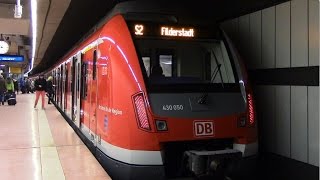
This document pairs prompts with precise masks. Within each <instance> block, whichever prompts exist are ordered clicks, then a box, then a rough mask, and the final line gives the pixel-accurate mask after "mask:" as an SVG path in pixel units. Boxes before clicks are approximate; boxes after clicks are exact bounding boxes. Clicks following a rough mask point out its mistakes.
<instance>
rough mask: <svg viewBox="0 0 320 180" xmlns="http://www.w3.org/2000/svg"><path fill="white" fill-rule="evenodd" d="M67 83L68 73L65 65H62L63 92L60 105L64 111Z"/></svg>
mask: <svg viewBox="0 0 320 180" xmlns="http://www.w3.org/2000/svg"><path fill="white" fill-rule="evenodd" d="M65 82H66V73H65V65H64V64H62V65H61V89H60V92H61V98H60V104H61V106H60V107H61V110H62V111H64V108H65V106H64V105H65V104H64V99H65V98H64V96H65V91H64V89H65V84H66V83H65Z"/></svg>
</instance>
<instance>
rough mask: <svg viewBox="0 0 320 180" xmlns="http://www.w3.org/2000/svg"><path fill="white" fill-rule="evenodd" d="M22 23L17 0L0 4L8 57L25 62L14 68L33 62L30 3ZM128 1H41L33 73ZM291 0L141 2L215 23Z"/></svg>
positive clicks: (2, 0)
mask: <svg viewBox="0 0 320 180" xmlns="http://www.w3.org/2000/svg"><path fill="white" fill-rule="evenodd" d="M20 1H21V4H22V6H23V16H22V18H21V19H15V18H14V17H13V9H14V5H15V4H16V2H17V1H16V0H0V23H1V26H0V33H1V34H3V35H4V36H8V37H9V39H10V41H11V45H10V50H9V52H8V54H20V55H24V56H25V57H26V59H27V60H26V61H25V62H23V63H20V64H12V66H19V67H22V68H27V66H28V64H29V63H30V61H29V60H28V59H30V58H31V49H32V48H31V38H32V33H31V20H30V17H31V15H30V1H31V0H20ZM124 1H127V0H90V1H88V0H41V1H39V0H38V11H37V16H38V21H37V22H38V28H37V43H36V44H37V49H36V53H35V62H34V69H33V70H32V71H31V75H32V74H37V73H40V72H42V71H45V70H47V69H48V68H50V67H51V66H53V65H54V64H55V63H56V62H57V60H58V59H60V58H61V57H63V56H64V55H65V54H66V53H67V52H68V51H69V50H70V49H71V48H72V47H73V45H74V44H75V43H77V42H78V41H79V40H80V39H81V37H83V36H84V35H85V34H86V33H87V32H88V31H89V30H90V29H91V28H92V27H93V26H94V25H95V24H96V23H98V22H99V20H100V19H102V18H103V17H104V16H105V15H106V14H107V13H108V12H109V11H110V10H111V9H112V8H113V7H114V6H115V5H116V4H118V3H122V2H124ZM285 1H288V0H199V1H195V0H139V2H140V3H141V4H143V3H144V2H148V3H150V2H152V3H155V4H157V5H159V6H161V7H162V8H164V9H165V8H168V7H169V8H171V9H174V10H175V12H177V13H179V14H183V15H185V16H186V17H188V18H190V19H191V20H192V19H196V17H197V18H198V17H200V18H201V19H203V20H208V19H209V20H210V21H211V22H213V23H216V22H219V21H222V20H225V19H229V18H233V17H237V16H240V15H243V14H247V13H250V12H254V11H256V10H260V9H263V8H266V7H269V6H273V5H276V4H279V3H282V2H285Z"/></svg>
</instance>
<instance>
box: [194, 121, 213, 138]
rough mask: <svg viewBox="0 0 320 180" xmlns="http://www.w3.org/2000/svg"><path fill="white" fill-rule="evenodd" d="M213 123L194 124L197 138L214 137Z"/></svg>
mask: <svg viewBox="0 0 320 180" xmlns="http://www.w3.org/2000/svg"><path fill="white" fill-rule="evenodd" d="M213 129H214V128H213V122H194V132H195V135H196V136H213Z"/></svg>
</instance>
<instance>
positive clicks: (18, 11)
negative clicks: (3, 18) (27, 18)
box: [14, 0, 22, 18]
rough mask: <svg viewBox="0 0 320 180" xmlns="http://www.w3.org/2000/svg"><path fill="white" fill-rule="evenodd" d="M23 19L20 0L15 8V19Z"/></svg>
mask: <svg viewBox="0 0 320 180" xmlns="http://www.w3.org/2000/svg"><path fill="white" fill-rule="evenodd" d="M21 17H22V6H21V4H20V0H17V4H16V5H15V6H14V18H21Z"/></svg>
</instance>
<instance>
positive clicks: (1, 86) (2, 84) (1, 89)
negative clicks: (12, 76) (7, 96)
mask: <svg viewBox="0 0 320 180" xmlns="http://www.w3.org/2000/svg"><path fill="white" fill-rule="evenodd" d="M6 91H7V88H6V81H5V80H4V78H3V76H2V75H0V102H1V103H0V104H2V105H4V93H5V92H6Z"/></svg>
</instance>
